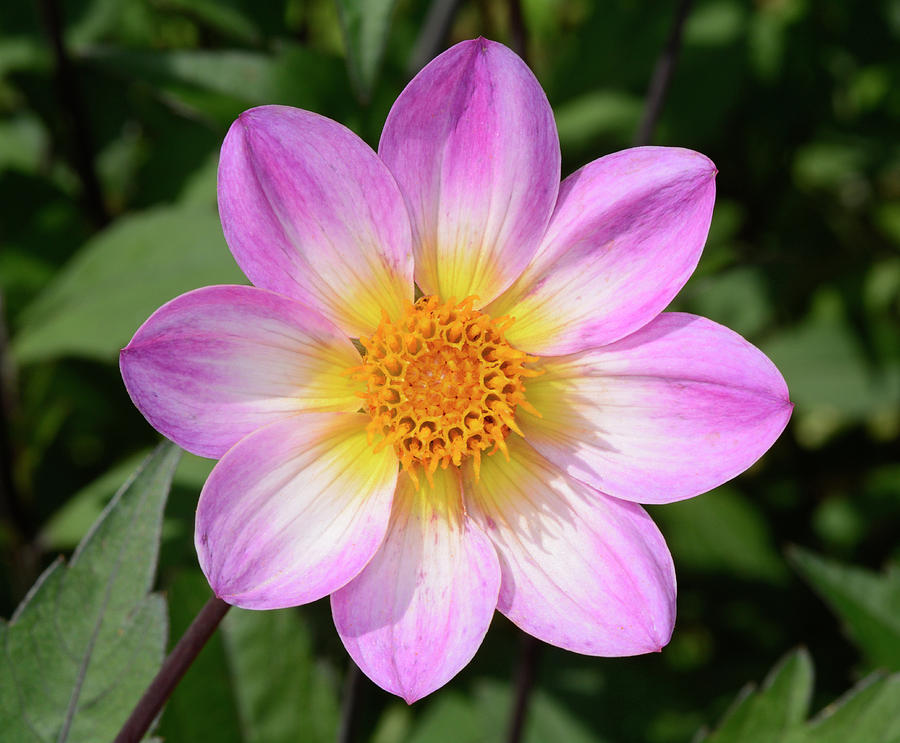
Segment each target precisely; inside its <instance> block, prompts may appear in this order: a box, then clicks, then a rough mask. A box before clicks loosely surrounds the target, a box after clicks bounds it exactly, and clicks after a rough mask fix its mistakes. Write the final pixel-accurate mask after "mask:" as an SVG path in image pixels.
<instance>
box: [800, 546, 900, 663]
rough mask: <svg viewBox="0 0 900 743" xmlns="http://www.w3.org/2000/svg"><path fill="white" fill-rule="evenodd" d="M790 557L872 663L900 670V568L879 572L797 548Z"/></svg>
mask: <svg viewBox="0 0 900 743" xmlns="http://www.w3.org/2000/svg"><path fill="white" fill-rule="evenodd" d="M789 557H790V560H791V562H792V563H793V564H794V566H795V567H796V568H797V570H798V571H799V572H800V574H801V575H802V576H803V577H804V578H805V579H806V580H807V581H808V582H809V583H810V585H812V587H813V588H814V589H815V590H816V591H817V592H818V593H819V595H820V596H822V598H823V599H824V600H825V601H826V603H827V604H828V605H829V606H830V607H831V609H832V610H833V611H834V612H835V613H837V615H838V616H839V617H840V618H841V620H842V621H843V623H844V626H845V627H846V630H847V633H848V634H849V635H850V637H851V638H852V639H853V641H854V642H855V643H856V644H857V645H858V646H859V648H860V649H861V650H862V651H863V652H864V653H865V655H866V656H867V657H868V658H869V660H870V661H871V663H872V664H874V665H876V666H881V667H884V668H889V669H890V670H900V570H898V569H897V568H896V567H894V568H892V569H889V570H888V571H887V573H885V574H884V575H879V574H877V573H873V572H870V571H868V570H864V569H862V568H858V567H853V566H850V565H844V564H842V563H839V562H836V561H834V560H826V559H825V558H822V557H819V556H818V555H815V554H813V553H812V552H807V551H806V550H803V549H800V548H796V547H795V548H794V549H792V550H791V551H790V553H789Z"/></svg>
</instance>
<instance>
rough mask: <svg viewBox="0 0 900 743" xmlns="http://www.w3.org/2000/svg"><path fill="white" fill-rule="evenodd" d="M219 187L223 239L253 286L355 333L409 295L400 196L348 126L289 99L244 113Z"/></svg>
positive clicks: (227, 149)
mask: <svg viewBox="0 0 900 743" xmlns="http://www.w3.org/2000/svg"><path fill="white" fill-rule="evenodd" d="M218 191H219V214H220V215H221V218H222V227H223V229H224V231H225V239H226V240H227V242H228V246H229V247H230V248H231V252H232V253H233V255H234V257H235V260H236V261H237V262H238V265H239V266H240V267H241V270H243V272H244V273H245V274H246V275H247V277H248V278H249V279H250V281H252V282H253V283H254V284H255V285H256V286H260V287H263V288H264V289H270V290H272V291H275V292H278V293H280V294H284V295H286V296H289V297H293V298H294V299H298V300H300V301H302V302H304V303H305V304H308V305H310V306H311V307H314V308H316V309H317V310H318V311H319V312H321V313H322V314H323V315H325V316H326V317H327V318H328V319H329V320H331V321H332V322H333V323H335V325H337V326H338V327H339V328H341V330H343V331H344V332H345V333H346V334H347V335H350V336H353V337H358V336H360V335H365V334H368V333H371V332H372V331H373V330H374V329H375V328H376V327H377V326H378V322H379V320H380V319H381V310H382V309H384V310H386V311H387V313H388V314H389V315H390V316H391V317H395V316H396V315H397V314H398V313H399V311H400V309H401V307H402V306H403V301H404V300H409V299H412V296H413V281H412V279H413V266H412V248H411V243H410V239H411V237H410V228H409V217H408V216H407V214H406V208H405V207H404V205H403V197H402V196H401V195H400V191H399V189H398V188H397V184H396V183H395V182H394V179H393V176H391V174H390V172H389V171H388V169H387V167H386V166H385V165H384V163H383V162H381V160H380V159H379V158H378V156H377V155H376V154H375V153H374V152H373V151H372V150H371V149H370V148H369V146H368V145H366V144H365V142H363V141H362V140H361V139H360V138H359V137H357V136H356V135H355V134H354V133H353V132H351V131H350V130H349V129H347V128H346V127H344V126H342V125H340V124H338V123H337V122H335V121H331V120H330V119H326V118H324V117H322V116H319V115H318V114H314V113H310V112H309V111H302V110H300V109H297V108H290V107H288V106H260V107H259V108H253V109H250V110H249V111H245V112H244V113H242V114H241V115H240V117H239V118H238V119H237V121H235V122H234V124H232V126H231V129H230V130H229V131H228V135H227V136H226V137H225V142H224V143H223V145H222V154H221V158H220V160H219V186H218Z"/></svg>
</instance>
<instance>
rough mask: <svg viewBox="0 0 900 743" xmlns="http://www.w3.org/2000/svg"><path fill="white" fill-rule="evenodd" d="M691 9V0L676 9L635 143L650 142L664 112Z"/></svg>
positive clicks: (654, 74)
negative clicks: (685, 23)
mask: <svg viewBox="0 0 900 743" xmlns="http://www.w3.org/2000/svg"><path fill="white" fill-rule="evenodd" d="M690 10H691V0H679V3H678V7H677V8H676V9H675V17H674V19H673V20H672V28H671V29H669V38H668V39H666V45H665V46H664V47H663V50H662V52H660V55H659V58H658V59H657V60H656V67H655V68H654V70H653V77H652V78H650V87H649V89H648V90H647V96H646V103H645V104H644V116H643V118H642V119H641V125H640V126H639V127H638V130H637V134H635V135H634V144H635V145H645V144H650V141H651V140H652V138H653V130H654V129H655V128H656V122H657V121H658V120H659V115H660V114H661V113H662V109H663V104H664V103H665V102H666V93H668V91H669V83H671V82H672V73H673V72H674V71H675V62H676V61H677V60H678V52H679V51H680V49H681V35H682V31H683V30H684V22H685V20H686V19H687V17H688V13H690Z"/></svg>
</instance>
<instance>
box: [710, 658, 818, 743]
mask: <svg viewBox="0 0 900 743" xmlns="http://www.w3.org/2000/svg"><path fill="white" fill-rule="evenodd" d="M812 690H813V667H812V661H811V660H810V657H809V653H807V652H806V650H804V649H802V648H801V649H799V650H796V651H794V652H793V653H791V654H790V655H788V656H786V657H785V658H784V659H782V660H781V661H780V662H779V663H778V665H776V666H775V668H773V669H772V671H771V672H770V673H769V675H768V677H767V678H766V680H765V681H764V682H763V685H762V688H760V689H759V690H758V691H752V690H751V691H749V693H747V692H744V693H743V694H742V695H741V696H739V697H738V700H737V702H736V703H735V704H734V705H733V706H732V708H731V710H730V711H729V712H728V713H727V715H726V717H725V719H724V720H723V721H722V723H721V725H720V726H719V728H718V729H717V730H716V731H715V732H714V733H713V734H712V735H710V736H709V737H708V738H706V740H705V743H765V742H766V741H771V742H772V743H774V742H775V741H781V740H783V738H784V736H785V735H786V734H787V733H788V732H790V731H791V730H792V729H793V728H795V727H797V726H798V725H800V724H802V723H803V721H804V720H805V719H806V715H807V712H808V710H809V701H810V698H811V695H812Z"/></svg>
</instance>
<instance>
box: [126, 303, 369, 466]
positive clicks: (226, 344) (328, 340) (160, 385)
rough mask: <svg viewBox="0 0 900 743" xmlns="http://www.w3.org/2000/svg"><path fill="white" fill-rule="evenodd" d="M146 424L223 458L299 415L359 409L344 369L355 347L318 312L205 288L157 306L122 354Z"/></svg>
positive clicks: (352, 358)
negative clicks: (272, 425) (283, 420)
mask: <svg viewBox="0 0 900 743" xmlns="http://www.w3.org/2000/svg"><path fill="white" fill-rule="evenodd" d="M119 363H120V366H121V369H122V377H123V379H124V380H125V386H126V388H127V389H128V394H129V395H131V399H132V400H133V401H134V404H135V405H136V406H137V408H138V410H140V411H141V412H142V413H143V414H144V416H145V417H146V418H147V420H148V421H150V424H151V425H152V426H153V427H154V428H155V429H156V430H157V431H159V432H160V433H162V434H163V435H164V436H166V437H167V438H170V439H172V441H174V442H175V443H176V444H178V445H179V446H182V447H184V448H185V449H187V450H188V451H190V452H193V453H194V454H199V455H200V456H204V457H215V458H218V457H221V456H222V455H223V454H224V453H225V452H226V451H227V450H228V449H230V448H231V447H232V446H234V444H236V443H237V442H238V441H239V440H240V439H241V438H243V437H244V436H246V435H247V434H248V433H250V432H251V431H254V430H256V429H257V428H260V427H261V426H264V425H267V424H269V423H271V422H273V421H275V420H279V419H280V418H284V417H286V416H290V415H294V414H296V413H297V412H299V411H301V410H344V411H354V410H358V409H359V398H358V397H356V396H355V392H354V390H355V385H354V384H353V383H352V381H351V380H350V379H349V378H348V376H347V375H346V374H344V372H345V371H346V370H347V369H348V368H349V367H352V366H355V365H358V364H359V354H358V353H357V351H356V349H355V348H354V347H353V344H352V343H350V341H349V340H348V339H347V337H346V336H345V335H343V334H342V333H341V331H339V330H338V329H337V328H336V327H334V325H332V324H331V323H330V322H328V321H327V320H326V319H325V318H323V317H322V316H321V315H319V314H318V313H317V312H315V311H313V310H310V309H309V308H307V307H304V306H303V305H301V304H299V303H298V302H295V301H293V300H291V299H287V298H286V297H282V296H279V295H278V294H273V293H271V292H267V291H264V290H262V289H256V288H254V287H252V286H209V287H205V288H203V289H197V290H195V291H192V292H188V293H187V294H182V295H181V296H180V297H177V298H175V299H173V300H172V301H171V302H168V303H167V304H165V305H163V306H162V307H160V308H159V309H158V310H157V311H156V312H154V313H153V314H152V315H151V316H150V318H149V319H148V320H147V321H146V322H145V323H144V324H143V325H142V326H141V327H140V328H139V329H138V331H137V333H135V335H134V338H132V340H131V343H129V344H128V346H126V347H125V348H124V349H122V353H121V356H120V361H119Z"/></svg>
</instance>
